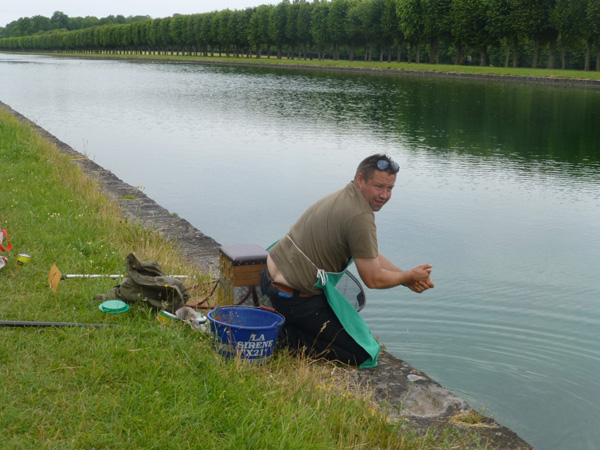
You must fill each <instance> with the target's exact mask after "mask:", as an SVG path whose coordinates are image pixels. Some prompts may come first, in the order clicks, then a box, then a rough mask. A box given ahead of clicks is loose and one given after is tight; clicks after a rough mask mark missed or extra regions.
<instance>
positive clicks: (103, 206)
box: [0, 110, 486, 449]
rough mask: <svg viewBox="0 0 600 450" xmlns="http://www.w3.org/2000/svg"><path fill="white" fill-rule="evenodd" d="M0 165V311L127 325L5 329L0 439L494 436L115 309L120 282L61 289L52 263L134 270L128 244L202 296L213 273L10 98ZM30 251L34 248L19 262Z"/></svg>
mask: <svg viewBox="0 0 600 450" xmlns="http://www.w3.org/2000/svg"><path fill="white" fill-rule="evenodd" d="M0 167H2V173H3V177H2V183H0V228H4V229H7V230H8V232H9V236H10V240H11V242H12V245H13V249H12V250H11V251H10V252H8V257H9V263H8V265H7V266H6V267H5V268H4V269H3V270H2V271H0V319H1V320H28V321H60V322H79V323H82V322H86V323H100V324H105V325H119V326H117V327H113V326H105V327H102V328H84V327H75V328H8V327H0V340H1V342H2V345H1V346H0V378H1V379H2V384H1V386H0V392H1V401H2V410H1V412H0V429H2V430H3V435H2V442H3V444H2V445H1V446H0V447H3V448H24V449H27V448H32V449H33V448H35V449H37V448H48V449H51V448H60V449H65V448H67V449H68V448H73V449H80V448H136V449H137V448H161V449H163V448H203V449H204V448H206V449H211V448H215V449H216V448H218V449H228V448H231V449H234V448H235V449H238V448H249V449H255V448H256V449H263V448H264V449H267V448H295V449H324V448H344V449H345V448H357V447H360V448H369V449H371V448H373V449H377V448H390V449H439V448H486V446H485V445H479V444H478V442H479V440H478V439H479V438H478V436H477V435H476V434H469V435H465V434H464V433H458V432H455V431H454V430H452V429H451V428H446V429H445V430H444V431H442V430H441V429H434V430H431V432H429V433H428V434H426V435H424V436H416V435H414V434H412V433H411V432H410V430H409V429H407V428H406V427H404V426H403V424H402V423H401V422H395V423H392V422H390V421H389V420H388V416H387V415H386V414H384V410H383V409H382V408H381V407H380V405H377V404H375V403H374V402H373V401H372V399H371V397H370V395H369V393H368V391H367V390H365V389H362V388H361V387H358V386H352V385H351V384H350V383H349V382H348V379H347V378H346V377H345V375H344V374H345V373H346V371H345V370H341V369H340V368H338V367H336V366H334V365H331V364H328V363H324V362H314V361H306V360H298V359H294V358H291V357H290V356H289V355H287V353H285V352H283V351H279V352H276V354H275V357H274V359H273V361H272V363H271V364H269V365H266V366H264V367H253V366H248V365H246V364H243V363H240V362H239V361H224V360H223V359H221V358H220V357H218V356H217V355H216V354H215V353H214V351H213V350H212V347H211V342H210V339H209V337H208V336H207V335H205V334H203V333H201V332H199V331H195V330H193V329H191V328H189V327H187V326H184V325H179V324H172V325H163V324H160V323H159V322H158V321H157V319H156V313H155V312H154V311H152V310H151V309H150V308H149V307H147V306H145V305H134V306H133V307H132V308H131V310H130V311H129V312H128V313H127V314H125V315H121V316H107V315H104V314H103V313H101V312H100V311H99V310H98V302H97V301H95V300H94V299H93V296H94V295H95V294H96V293H102V292H106V291H107V290H108V289H109V288H110V287H112V285H113V284H115V282H114V281H113V280H109V279H102V278H99V279H74V280H64V281H62V282H61V283H60V285H59V287H58V290H57V292H53V291H52V290H51V289H50V288H49V286H48V283H47V278H48V272H49V269H50V267H51V265H52V264H57V266H58V267H59V268H60V269H61V270H62V271H63V273H123V272H124V258H125V256H126V254H127V253H129V252H134V253H135V254H136V255H137V256H138V258H140V259H157V260H159V261H160V262H161V264H162V265H163V268H164V269H165V271H166V272H170V273H182V274H186V275H189V277H190V278H188V279H187V280H186V285H188V287H189V288H190V290H191V292H192V295H202V294H203V289H202V285H203V275H202V274H200V273H197V272H196V271H195V269H194V268H193V267H191V266H189V265H187V264H186V262H185V261H184V260H182V258H181V257H180V256H179V252H178V249H177V248H174V247H173V246H172V245H170V244H168V243H166V242H165V241H163V240H162V239H161V238H160V237H159V236H158V235H156V234H154V233H152V232H150V231H148V230H146V229H143V228H141V227H139V226H137V225H136V224H134V223H130V222H128V221H126V220H124V219H123V217H122V215H121V214H120V211H119V209H118V207H117V205H115V204H114V203H113V202H111V201H110V200H109V199H108V198H106V197H105V196H104V195H103V194H101V192H100V191H99V190H98V188H97V186H96V185H95V184H94V182H93V181H91V180H90V179H89V178H87V177H85V176H84V175H83V174H82V173H81V171H80V169H79V168H78V167H77V166H76V165H75V164H72V162H71V159H70V157H68V156H66V155H64V154H62V153H59V152H58V151H57V150H56V148H55V147H54V146H53V145H51V144H49V143H48V142H46V141H44V140H43V139H42V138H41V137H39V136H38V135H37V134H36V133H34V132H33V131H32V130H31V129H30V128H29V127H27V126H25V125H23V124H21V123H19V122H18V121H17V120H16V119H15V118H13V117H12V116H11V115H9V114H7V113H5V112H4V111H1V110H0ZM18 253H27V254H29V255H31V261H30V262H29V263H28V264H27V265H25V266H22V267H21V269H20V270H19V266H17V264H16V255H17V254H18Z"/></svg>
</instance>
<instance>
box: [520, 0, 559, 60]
mask: <svg viewBox="0 0 600 450" xmlns="http://www.w3.org/2000/svg"><path fill="white" fill-rule="evenodd" d="M555 1H556V0H512V4H513V6H514V10H513V14H512V15H511V20H512V21H513V23H514V26H515V27H516V29H517V31H518V33H519V34H520V35H522V36H526V37H528V38H530V39H531V40H532V41H533V62H532V64H531V66H532V67H533V68H536V67H537V66H538V57H539V51H540V45H541V44H542V43H544V42H550V41H552V42H553V46H554V48H556V39H557V36H558V32H557V30H556V28H554V27H553V26H552V21H551V20H550V16H551V13H552V10H553V9H554V5H555Z"/></svg>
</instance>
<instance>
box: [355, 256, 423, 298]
mask: <svg viewBox="0 0 600 450" xmlns="http://www.w3.org/2000/svg"><path fill="white" fill-rule="evenodd" d="M354 262H355V263H356V268H357V269H358V273H359V275H360V277H361V278H362V280H363V281H364V283H365V284H366V285H367V287H369V288H371V289H386V288H391V287H395V286H400V285H404V286H406V287H408V288H409V289H411V290H412V291H414V292H418V293H421V292H423V291H425V290H427V289H430V288H432V287H434V285H433V281H431V278H430V274H431V269H432V266H431V264H422V265H420V266H417V267H414V268H412V269H410V270H402V269H400V268H398V267H396V266H395V265H394V264H392V263H391V262H390V261H388V259H387V258H386V257H385V256H383V255H379V256H378V257H377V258H355V259H354Z"/></svg>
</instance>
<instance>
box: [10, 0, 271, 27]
mask: <svg viewBox="0 0 600 450" xmlns="http://www.w3.org/2000/svg"><path fill="white" fill-rule="evenodd" d="M279 2H280V0H94V1H90V0H0V27H5V26H6V25H7V24H9V23H10V22H12V21H13V20H17V19H20V18H21V17H33V16H44V17H52V14H54V12H55V11H61V12H63V13H65V14H66V15H67V16H69V17H85V16H95V17H97V18H99V19H101V18H102V17H106V16H110V15H113V16H117V15H119V14H120V15H123V16H125V17H127V16H150V17H152V18H153V19H156V18H158V17H168V16H172V15H173V14H194V13H203V12H209V11H220V10H222V9H227V8H229V9H245V8H248V7H250V6H258V5H266V4H272V5H276V4H277V3H279Z"/></svg>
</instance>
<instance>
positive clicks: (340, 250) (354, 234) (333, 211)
mask: <svg viewBox="0 0 600 450" xmlns="http://www.w3.org/2000/svg"><path fill="white" fill-rule="evenodd" d="M288 236H289V237H290V238H291V240H290V239H289V238H288ZM292 241H293V243H292ZM294 243H295V244H296V245H294ZM296 246H297V247H298V248H299V249H300V250H301V251H302V252H300V250H298V248H296ZM302 253H304V255H306V256H304V255H303V254H302ZM269 254H270V255H271V258H273V261H274V262H275V264H276V265H277V268H278V269H279V270H280V271H281V273H282V274H283V276H284V278H285V279H286V280H287V282H288V283H289V284H290V286H291V287H292V288H294V289H296V290H298V291H300V292H302V293H315V294H317V293H319V292H320V291H319V290H318V289H315V288H314V287H313V286H314V284H315V283H316V282H317V268H318V269H323V270H325V271H326V272H341V271H342V270H344V269H345V268H346V266H347V264H348V262H349V261H350V259H351V258H376V257H377V256H378V254H379V253H378V249H377V228H376V227H375V214H374V213H373V210H372V208H371V206H370V205H369V203H368V202H367V200H366V199H365V197H364V195H363V194H362V192H360V191H359V190H358V188H357V187H356V186H355V185H354V183H353V182H350V183H348V185H346V187H345V188H343V189H341V190H339V191H337V192H334V193H333V194H330V195H328V196H327V197H325V198H323V199H321V200H319V201H318V202H317V203H315V204H314V205H312V206H311V207H310V208H308V210H306V212H305V213H304V214H303V215H302V217H300V219H298V221H297V222H296V223H295V224H294V225H293V226H292V228H291V229H290V231H289V233H288V235H287V236H284V237H283V238H282V239H281V240H280V241H279V242H278V243H277V244H276V245H275V246H274V247H273V248H272V249H271V250H270V251H269ZM309 259H310V261H309ZM311 261H312V263H314V265H313V264H311ZM315 266H316V267H315Z"/></svg>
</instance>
